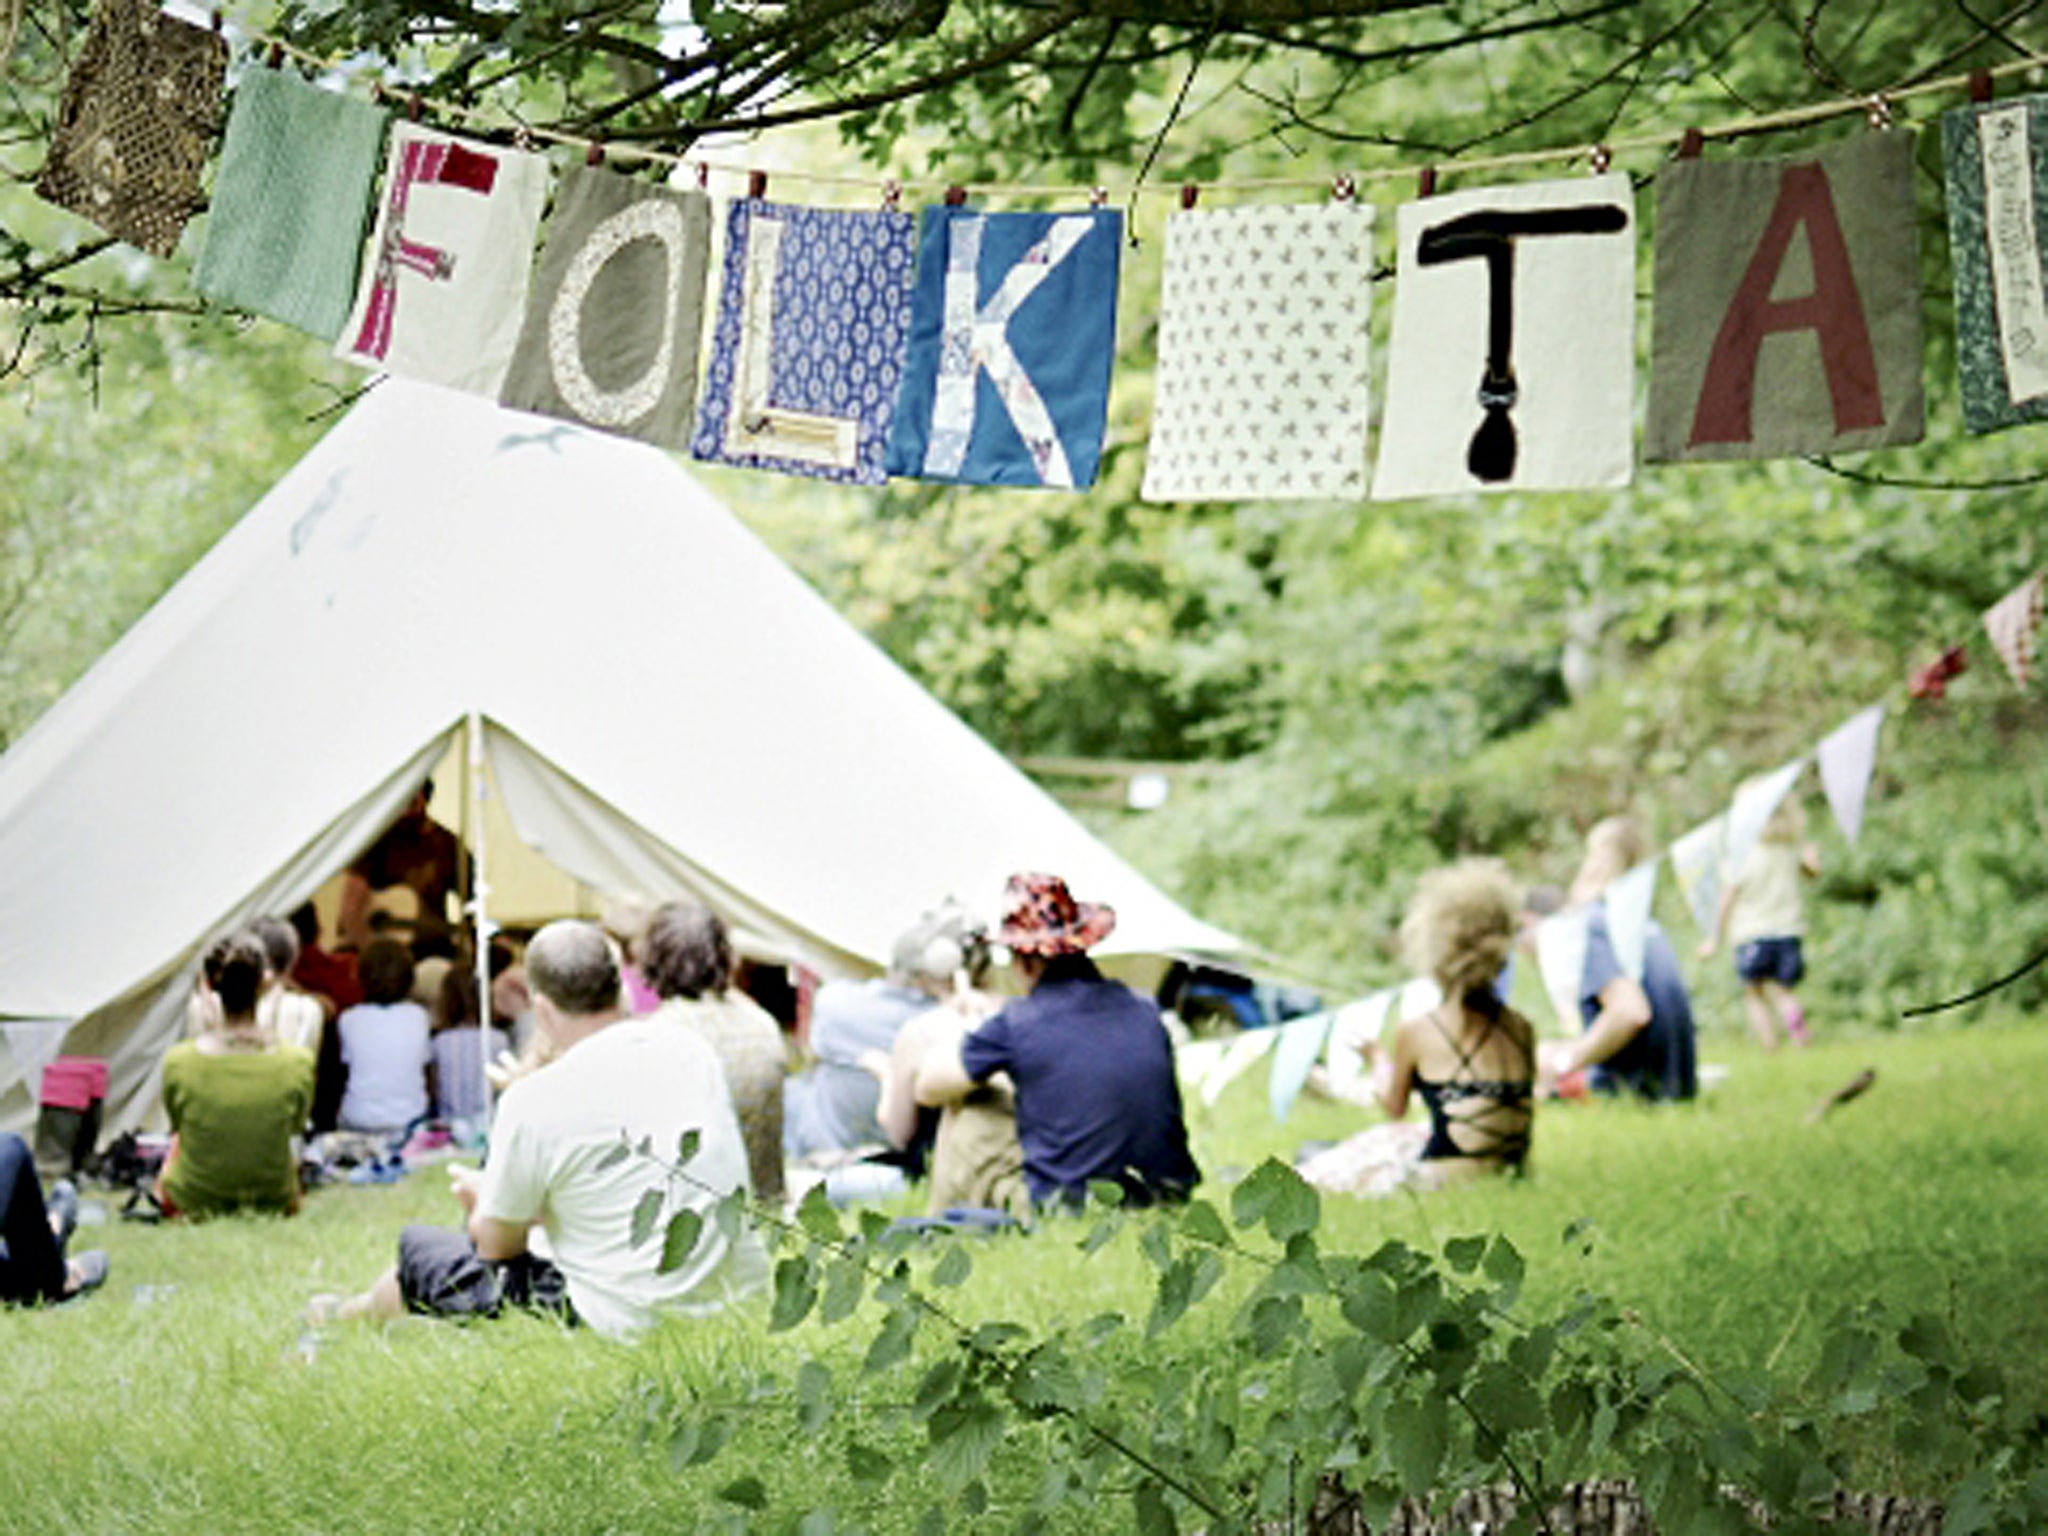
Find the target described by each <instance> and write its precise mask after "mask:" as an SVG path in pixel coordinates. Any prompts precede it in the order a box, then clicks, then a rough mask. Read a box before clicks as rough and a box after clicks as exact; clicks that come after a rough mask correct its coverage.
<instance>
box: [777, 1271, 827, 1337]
mask: <svg viewBox="0 0 2048 1536" xmlns="http://www.w3.org/2000/svg"><path fill="white" fill-rule="evenodd" d="M811 1269H812V1266H811V1261H810V1260H809V1259H808V1258H805V1257H804V1256H803V1255H801V1254H795V1255H792V1256H791V1257H789V1258H786V1259H784V1260H782V1261H781V1262H780V1263H778V1264H777V1265H776V1266H775V1304H774V1306H773V1307H772V1308H771V1309H770V1310H769V1314H768V1329H769V1331H770V1332H771V1333H780V1332H782V1331H784V1330H785V1329H789V1328H794V1327H795V1326H796V1325H797V1324H798V1323H800V1322H802V1321H803V1320H804V1319H805V1318H806V1317H808V1316H809V1315H810V1311H811V1304H812V1303H813V1302H815V1301H816V1300H817V1299H818V1286H817V1282H816V1281H815V1280H813V1279H812V1277H811Z"/></svg>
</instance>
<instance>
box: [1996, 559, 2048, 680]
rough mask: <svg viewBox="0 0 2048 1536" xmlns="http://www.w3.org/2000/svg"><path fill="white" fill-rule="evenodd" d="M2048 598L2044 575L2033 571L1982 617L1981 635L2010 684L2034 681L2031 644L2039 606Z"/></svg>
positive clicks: (2036, 633) (2046, 575) (2047, 578)
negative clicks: (1995, 655)
mask: <svg viewBox="0 0 2048 1536" xmlns="http://www.w3.org/2000/svg"><path fill="white" fill-rule="evenodd" d="M2044 596H2048V572H2042V571H2036V572H2035V573H2034V574H2033V575H2031V576H2029V577H2028V578H2027V579H2026V580H2025V581H2023V582H2021V583H2020V584H2019V585H2018V586H2016V587H2014V588H2013V589H2012V591H2010V592H2008V593H2006V595H2005V596H2004V597H2001V598H2000V599H1999V600H1998V601H1997V602H1996V603H1994V604H1992V605H1991V607H1990V608H1988V609H1986V610H1985V613H1984V633H1985V634H1987V635H1989V636H1990V637H1991V645H1992V648H1993V649H1994V650H1996V651H1997V652H1998V659H1999V660H2000V661H2002V662H2004V663H2005V670H2006V671H2008V672H2010V673H2011V674H2012V680H2013V681H2014V682H2015V683H2018V684H2019V685H2020V687H2022V688H2024V687H2026V686H2027V685H2028V684H2029V683H2031V682H2032V681H2033V679H2034V641H2035V639H2036V637H2037V636H2039V634H2040V633H2041V605H2042V599H2043V598H2044Z"/></svg>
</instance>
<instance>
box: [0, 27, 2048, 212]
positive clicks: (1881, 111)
mask: <svg viewBox="0 0 2048 1536" xmlns="http://www.w3.org/2000/svg"><path fill="white" fill-rule="evenodd" d="M18 3H19V0H0V6H7V5H14V4H18ZM230 24H231V25H233V26H234V28H235V30H237V31H238V32H240V33H241V34H242V35H243V36H244V37H246V38H248V39H249V40H250V41H251V42H253V43H255V44H257V45H259V46H260V47H261V48H263V49H269V50H274V51H275V52H277V53H280V54H283V55H285V56H287V57H290V58H293V59H296V60H297V61H298V62H300V63H301V64H304V65H305V66H307V67H308V68H310V69H315V70H319V71H321V72H323V73H339V74H343V75H346V74H347V73H348V72H349V66H348V64H347V63H346V62H345V61H343V60H339V59H331V58H324V57H322V56H320V55H319V54H315V53H311V52H309V51H307V50H306V49H304V48H301V47H299V46H297V45H296V44H294V43H291V42H288V41H287V40H285V39H284V38H281V37H278V36H275V35H274V34H272V33H269V32H266V31H263V30H262V29H260V28H257V27H251V26H248V25H245V24H243V23H241V22H237V21H232V19H230ZM2043 66H2048V54H2041V53H2034V52H2028V53H2026V54H2025V56H2024V57H2021V58H2017V59H2010V60H2007V61H2006V62H2005V63H2002V64H1997V65H1994V66H1992V67H1990V68H1989V69H1986V70H1983V71H1981V72H1974V73H1979V74H1981V75H1984V76H1988V77H1989V78H1990V79H1992V80H1994V81H1996V80H2002V79H2010V78H2012V77H2014V76H2018V75H2023V74H2026V73H2027V72H2029V71H2031V70H2037V69H2040V68H2042V67H2043ZM1971 80H1972V73H1971V72H1966V73H1962V74H1952V75H1943V76H1941V77H1939V78H1937V79H1932V80H1916V81H1911V82H1909V83H1905V82H1902V83H1901V84H1899V85H1897V86H1895V87H1893V88H1891V89H1887V90H1881V91H1876V92H1872V93H1870V94H1868V95H1860V96H1840V97H1836V98H1834V99H1832V100H1829V101H1820V102H1812V103H1809V104H1807V105H1805V106H1798V107H1786V108H1781V109H1779V110H1777V111H1772V112H1758V113H1752V114H1750V115H1748V116H1745V117H1737V118H1729V119H1725V120H1723V121H1720V122H1714V123H1702V124H1693V125H1690V126H1688V127H1685V128H1683V129H1680V130H1677V131H1675V132H1673V131H1660V132H1655V133H1642V134H1632V135H1627V136H1624V137H1621V138H1616V139H1610V140H1608V141H1606V142H1604V143H1587V144H1560V145H1554V146H1550V147H1547V148H1541V149H1528V150H1516V151H1512V152H1508V153H1502V154H1492V155H1480V156H1472V157H1464V158H1461V157H1458V156H1447V157H1444V158H1442V159H1440V160H1434V161H1431V162H1429V163H1428V164H1426V165H1425V164H1424V163H1422V162H1419V161H1417V162H1405V163H1402V164H1399V165H1392V166H1379V167H1374V168H1372V169H1368V170H1359V171H1352V172H1350V173H1349V176H1350V178H1351V180H1352V181H1353V182H1354V183H1355V184H1357V185H1359V186H1366V185H1380V184H1387V183H1393V182H1400V181H1406V180H1408V179H1410V178H1412V177H1414V176H1416V175H1417V174H1418V173H1420V172H1424V171H1433V172H1435V173H1436V174H1438V175H1443V174H1448V173H1452V172H1455V173H1458V174H1461V175H1468V174H1472V173H1477V172H1489V171H1503V170H1516V169H1526V168H1528V167H1531V166H1539V165H1566V166H1569V165H1576V164H1585V165H1588V166H1591V167H1594V168H1596V169H1598V170H1605V169H1606V168H1607V164H1608V162H1609V161H1611V159H1612V157H1613V156H1616V155H1621V154H1633V153H1638V152H1644V151H1654V150H1671V149H1677V148H1678V147H1679V146H1680V145H1682V144H1685V143H1687V142H1688V141H1689V140H1692V139H1693V138H1694V136H1695V135H1696V136H1697V137H1698V139H1699V140H1700V141H1703V142H1708V143H1713V142H1734V141H1736V140H1739V139H1746V138H1754V137H1757V136H1759V135H1763V134H1770V133H1779V132H1784V131H1786V130H1789V129H1794V128H1806V127H1812V126H1814V125H1815V124H1819V123H1825V122H1832V121H1835V120H1838V119H1841V118H1847V117H1867V118H1870V119H1872V120H1873V121H1876V122H1879V123H1880V125H1881V126H1889V125H1890V123H1891V121H1892V120H1893V116H1894V113H1895V110H1896V108H1897V107H1898V105H1899V104H1900V103H1903V102H1907V101H1914V100H1918V99H1920V98H1923V97H1928V96H1940V95H1951V94H1953V93H1955V92H1957V91H1959V90H1963V89H1965V88H1966V87H1968V86H1969V85H1970V83H1971ZM383 89H384V90H385V91H386V93H387V94H388V95H391V96H393V97H395V98H397V99H399V100H401V101H418V102H419V104H420V107H421V109H422V110H423V111H430V112H432V113H433V114H434V115H435V116H437V117H439V118H441V119H443V120H444V121H453V122H462V123H465V124H467V125H469V126H470V127H472V128H473V129H475V130H478V131H482V132H499V133H506V134H510V135H511V136H512V137H513V138H514V139H515V140H516V139H522V138H523V139H525V140H528V141H531V142H534V143H543V144H554V145H559V146H561V147H563V148H567V149H574V150H578V151H581V152H583V153H586V154H588V153H591V152H597V153H617V154H619V155H621V156H622V157H625V158H627V159H630V160H633V161H639V162H645V163H649V164H656V165H669V166H678V167H685V168H688V169H691V170H703V171H710V172H716V173H718V174H722V175H745V174H749V173H748V172H747V171H746V170H745V169H744V168H743V167H739V166H733V165H727V164H724V163H721V162H719V161H715V160H711V159H707V158H706V157H704V156H701V155H699V156H692V155H673V154H669V153H667V152H665V151H662V150H656V149H643V148H640V147H638V146H634V145H614V144H611V143H609V142H607V141H605V140H602V139H593V138H586V137H582V136H579V135H576V134H566V133H559V132H556V131H555V130H553V129H549V128H540V127H534V126H531V125H529V124H525V123H521V122H520V121H519V120H518V119H517V118H516V117H514V116H512V115H511V114H510V113H507V112H504V111H503V109H499V110H497V111H495V112H494V111H493V110H491V109H488V108H483V107H473V106H468V105H465V104H463V103H460V102H453V101H447V100H445V99H441V98H434V97H422V96H418V95H416V94H415V93H411V92H407V91H405V90H404V89H402V88H399V87H384V88H383ZM507 118H510V121H506V120H505V119H507ZM734 131H735V132H740V131H744V130H738V129H736V130H734ZM775 175H776V177H777V179H778V180H784V181H793V182H796V183H798V184H800V185H805V186H821V187H841V188H845V189H847V190H849V191H852V190H860V191H876V192H879V191H880V190H881V189H883V188H884V187H885V186H894V187H897V188H900V189H901V190H903V191H906V192H918V193H925V194H931V195H935V196H936V195H942V194H944V193H947V192H950V191H953V190H955V189H956V188H957V189H959V190H964V191H965V192H966V193H967V194H968V195H969V196H970V197H1024V198H1069V197H1071V198H1085V197H1090V196H1094V195H1096V194H1097V193H1100V192H1106V193H1107V194H1108V195H1109V196H1110V197H1112V198H1115V199H1119V200H1123V199H1129V198H1133V197H1141V196H1143V197H1151V196H1158V197H1167V196H1173V197H1178V196H1181V195H1182V187H1183V184H1182V183H1181V182H1178V181H1175V180H1173V179H1172V178H1164V179H1162V180H1160V181H1147V180H1145V179H1144V177H1143V176H1142V175H1140V176H1139V177H1137V178H1134V179H1133V180H1131V181H1128V182H1115V181H1110V182H1089V183H1079V182H965V183H955V182H946V181H938V180H918V179H905V178H902V177H894V178H883V177H879V176H872V175H865V176H864V175H854V174H848V173H845V172H834V171H816V170H804V169H800V168H790V169H778V170H777V171H776V172H775ZM1194 185H1197V186H1199V187H1200V188H1201V189H1202V190H1203V191H1204V192H1221V193H1256V192H1320V191H1328V190H1329V189H1330V180H1329V178H1328V177H1323V176H1252V177H1239V178H1225V179H1221V180H1216V181H1205V182H1199V183H1194Z"/></svg>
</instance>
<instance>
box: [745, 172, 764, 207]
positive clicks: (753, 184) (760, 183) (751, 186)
mask: <svg viewBox="0 0 2048 1536" xmlns="http://www.w3.org/2000/svg"><path fill="white" fill-rule="evenodd" d="M767 195H768V173H767V172H766V171H749V172H747V197H748V199H749V200H750V201H753V202H756V203H758V202H759V201H761V199H762V198H764V197H766V196H767Z"/></svg>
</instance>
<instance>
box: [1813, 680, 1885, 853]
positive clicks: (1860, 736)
mask: <svg viewBox="0 0 2048 1536" xmlns="http://www.w3.org/2000/svg"><path fill="white" fill-rule="evenodd" d="M1883 724H1884V706H1883V705H1882V704H1873V705H1871V706H1870V708H1868V709H1866V710H1864V711H1863V712H1862V713H1861V714H1857V715H1852V716H1850V717H1849V720H1848V722H1847V723H1846V724H1844V725H1842V726H1839V727H1837V728H1836V729H1835V730H1834V731H1833V732H1832V733H1830V734H1829V735H1828V737H1827V738H1826V739H1825V740H1824V741H1822V742H1821V744H1820V746H1819V747H1818V748H1817V749H1816V750H1815V752H1814V757H1815V758H1816V759H1817V760H1818V761H1819V763H1820V787H1821V788H1822V789H1823V790H1825V791H1826V792H1827V797H1828V809H1829V810H1831V811H1833V812H1834V813H1835V825H1837V826H1839V827H1840V828H1841V829H1842V836H1844V837H1846V838H1847V839H1849V841H1850V842H1852V843H1853V842H1855V841H1856V834H1857V833H1859V832H1861V831H1862V830H1863V804H1864V801H1865V800H1866V799H1867V798H1868V797H1869V795H1870V774H1871V770H1872V769H1873V768H1875V767H1876V766H1877V733H1878V728H1879V727H1880V726H1882V725H1883Z"/></svg>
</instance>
